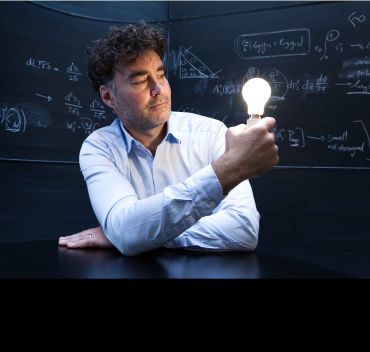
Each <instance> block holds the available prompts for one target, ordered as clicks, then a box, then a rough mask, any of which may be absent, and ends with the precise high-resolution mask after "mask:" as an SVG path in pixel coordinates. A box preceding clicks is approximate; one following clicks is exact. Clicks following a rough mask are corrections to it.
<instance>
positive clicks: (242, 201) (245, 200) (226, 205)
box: [164, 180, 260, 251]
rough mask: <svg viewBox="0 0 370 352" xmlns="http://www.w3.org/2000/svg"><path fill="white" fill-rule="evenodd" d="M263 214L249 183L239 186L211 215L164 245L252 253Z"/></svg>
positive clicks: (244, 182) (245, 182)
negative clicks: (257, 206)
mask: <svg viewBox="0 0 370 352" xmlns="http://www.w3.org/2000/svg"><path fill="white" fill-rule="evenodd" d="M259 220H260V214H259V213H258V211H257V209H256V204H255V201H254V197H253V192H252V188H251V186H250V184H249V181H248V180H246V181H243V182H242V183H240V184H239V185H238V186H236V187H235V188H234V189H233V190H232V191H231V192H230V193H229V194H228V195H227V196H226V197H225V198H224V200H223V201H222V202H221V203H220V204H219V206H217V207H216V208H215V209H214V210H213V212H212V214H211V215H208V216H204V217H203V218H201V219H200V220H199V221H197V222H196V223H195V224H194V225H193V226H192V227H190V228H189V229H188V230H186V231H185V232H184V233H182V234H181V235H180V236H178V237H176V238H175V239H173V240H170V241H168V242H166V243H165V244H164V247H167V248H180V247H184V248H187V249H191V250H208V251H230V250H233V251H252V250H254V249H255V248H256V246H257V242H258V232H259Z"/></svg>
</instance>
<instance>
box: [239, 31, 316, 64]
mask: <svg viewBox="0 0 370 352" xmlns="http://www.w3.org/2000/svg"><path fill="white" fill-rule="evenodd" d="M234 42H235V44H234V47H235V52H236V54H237V55H238V57H239V58H240V59H242V60H251V59H260V58H271V57H279V56H295V55H308V54H309V53H310V49H311V36H310V30H309V29H308V28H293V29H287V30H283V31H275V32H264V33H251V34H242V35H240V36H238V37H236V38H235V41H234Z"/></svg>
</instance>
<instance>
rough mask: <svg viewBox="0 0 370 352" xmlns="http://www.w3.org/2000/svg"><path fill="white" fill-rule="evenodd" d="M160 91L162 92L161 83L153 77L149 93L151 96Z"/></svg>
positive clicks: (158, 93) (159, 93)
mask: <svg viewBox="0 0 370 352" xmlns="http://www.w3.org/2000/svg"><path fill="white" fill-rule="evenodd" d="M162 92H163V86H162V84H161V83H160V82H159V81H158V80H157V79H153V82H152V86H151V89H150V95H151V96H152V97H156V96H157V95H161V94H162Z"/></svg>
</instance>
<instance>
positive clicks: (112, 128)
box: [85, 118, 122, 144]
mask: <svg viewBox="0 0 370 352" xmlns="http://www.w3.org/2000/svg"><path fill="white" fill-rule="evenodd" d="M121 136H122V134H121V128H120V124H119V119H118V118H116V119H115V120H113V122H112V123H111V124H110V125H108V126H105V127H101V128H99V129H97V130H95V131H94V132H93V133H91V134H90V135H89V136H88V137H87V138H86V139H85V142H86V141H90V142H93V141H94V142H98V143H99V142H106V143H108V144H109V143H111V142H114V141H115V140H116V139H118V138H120V137H121Z"/></svg>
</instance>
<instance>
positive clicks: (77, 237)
mask: <svg viewBox="0 0 370 352" xmlns="http://www.w3.org/2000/svg"><path fill="white" fill-rule="evenodd" d="M59 246H63V247H67V248H90V247H94V248H112V247H114V246H113V245H112V243H111V242H110V241H109V240H108V239H107V237H106V236H105V234H104V232H103V229H102V228H101V227H100V226H98V227H94V228H91V229H88V230H84V231H81V232H78V233H75V234H74V235H69V236H62V237H59Z"/></svg>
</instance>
